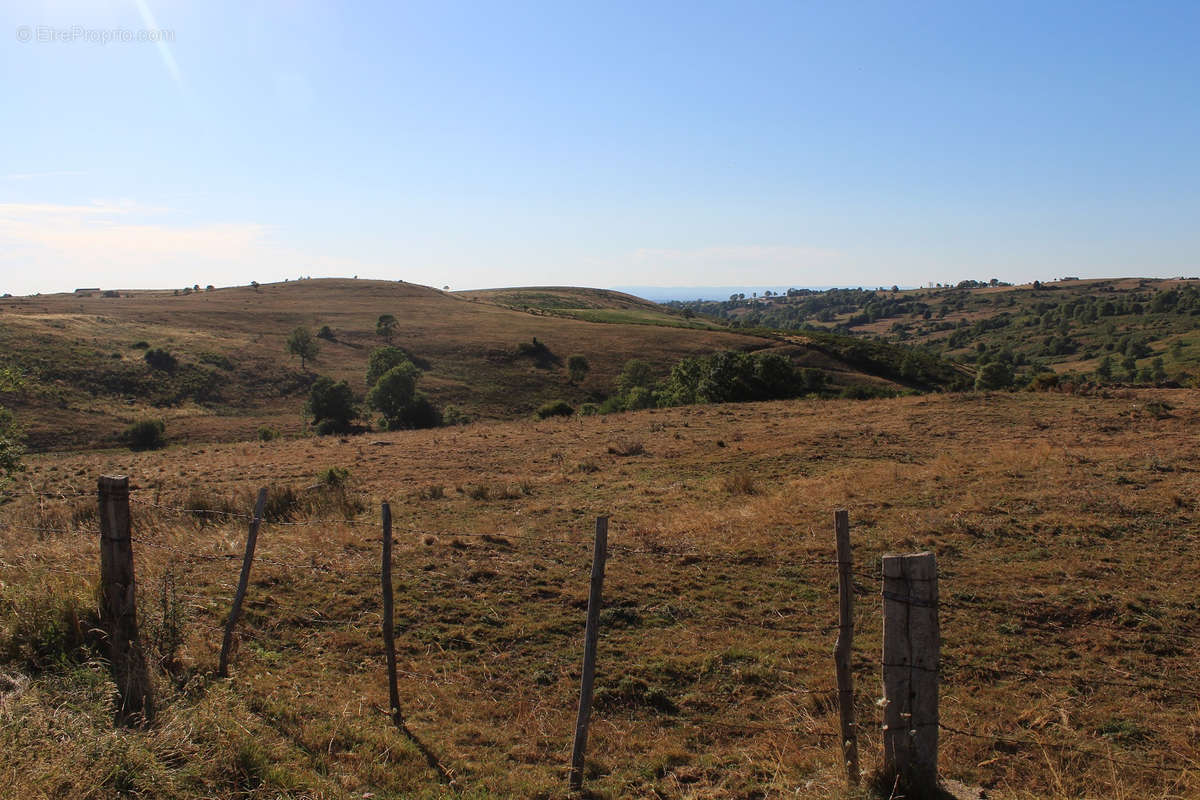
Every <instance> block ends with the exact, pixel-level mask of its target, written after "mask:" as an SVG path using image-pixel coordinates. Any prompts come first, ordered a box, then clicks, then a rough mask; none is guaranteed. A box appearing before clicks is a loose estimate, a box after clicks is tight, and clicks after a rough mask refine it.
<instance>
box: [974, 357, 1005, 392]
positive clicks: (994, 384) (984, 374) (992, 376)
mask: <svg viewBox="0 0 1200 800" xmlns="http://www.w3.org/2000/svg"><path fill="white" fill-rule="evenodd" d="M1012 382H1013V373H1012V369H1011V368H1010V367H1009V366H1008V365H1007V364H1005V363H1004V362H1003V361H989V362H988V363H987V364H984V365H983V367H982V368H981V369H980V370H979V375H978V376H976V378H975V389H976V390H986V389H1007V388H1008V387H1009V386H1011V385H1012Z"/></svg>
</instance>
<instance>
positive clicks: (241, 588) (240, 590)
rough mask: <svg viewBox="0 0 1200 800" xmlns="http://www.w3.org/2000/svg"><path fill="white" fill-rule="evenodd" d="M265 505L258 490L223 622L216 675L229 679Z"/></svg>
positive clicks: (264, 491) (265, 498)
mask: <svg viewBox="0 0 1200 800" xmlns="http://www.w3.org/2000/svg"><path fill="white" fill-rule="evenodd" d="M266 504H267V490H266V489H265V488H263V489H259V490H258V499H257V500H256V501H255V503H254V516H253V517H252V518H251V520H250V532H249V533H248V534H246V554H245V555H244V556H243V557H242V574H241V577H239V578H238V585H237V591H236V592H235V593H234V595H233V608H231V609H230V610H229V619H228V620H226V622H225V640H224V641H223V642H221V661H220V663H219V664H218V665H217V675H218V676H220V677H222V678H228V677H229V650H230V649H231V648H232V647H233V631H234V629H235V628H236V627H237V623H238V618H239V617H241V615H242V600H243V599H244V598H245V597H246V584H247V583H248V582H249V581H250V565H251V564H253V563H254V546H255V545H256V544H257V543H258V528H259V526H260V525H261V524H262V515H263V508H264V507H265V506H266Z"/></svg>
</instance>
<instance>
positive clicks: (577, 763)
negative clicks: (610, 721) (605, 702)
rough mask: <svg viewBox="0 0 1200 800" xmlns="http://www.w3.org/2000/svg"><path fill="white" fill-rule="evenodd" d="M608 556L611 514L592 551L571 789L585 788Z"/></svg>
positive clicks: (599, 525)
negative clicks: (590, 581)
mask: <svg viewBox="0 0 1200 800" xmlns="http://www.w3.org/2000/svg"><path fill="white" fill-rule="evenodd" d="M607 558H608V517H597V518H596V544H595V549H594V550H593V554H592V585H591V591H590V592H589V593H588V610H587V629H586V632H585V633H584V641H583V677H582V678H581V679H580V681H579V714H578V715H577V716H576V718H575V745H574V747H573V748H572V749H571V773H570V777H569V779H568V783H569V786H570V789H571V791H572V792H578V791H579V790H580V789H582V788H583V763H584V755H585V753H586V752H587V737H588V723H589V722H590V721H591V717H592V682H593V680H594V679H595V677H596V638H597V636H598V634H599V628H600V604H601V602H602V598H603V588H604V562H605V560H606V559H607Z"/></svg>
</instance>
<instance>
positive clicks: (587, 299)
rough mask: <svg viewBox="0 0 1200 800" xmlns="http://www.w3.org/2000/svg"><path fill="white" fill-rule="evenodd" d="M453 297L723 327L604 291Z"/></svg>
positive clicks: (633, 320) (535, 290) (533, 290)
mask: <svg viewBox="0 0 1200 800" xmlns="http://www.w3.org/2000/svg"><path fill="white" fill-rule="evenodd" d="M455 294H457V295H460V296H462V297H467V298H471V299H474V300H482V301H484V302H488V303H495V304H497V305H501V306H504V307H506V308H511V309H514V310H517V311H524V312H526V313H529V314H543V315H551V316H557V317H568V318H570V319H581V320H586V321H588V322H617V323H625V324H629V325H661V326H667V327H673V328H701V329H714V328H723V327H724V326H723V325H714V324H713V323H712V322H709V321H707V320H702V319H696V318H695V316H694V315H693V314H691V313H682V312H679V311H674V310H672V309H670V308H668V307H667V306H662V305H659V304H658V303H652V302H650V301H649V300H643V299H642V298H640V297H634V296H633V295H630V294H624V293H622V292H614V291H609V290H607V289H583V288H576V287H568V286H546V287H530V288H522V289H477V290H473V291H466V292H456V293H455Z"/></svg>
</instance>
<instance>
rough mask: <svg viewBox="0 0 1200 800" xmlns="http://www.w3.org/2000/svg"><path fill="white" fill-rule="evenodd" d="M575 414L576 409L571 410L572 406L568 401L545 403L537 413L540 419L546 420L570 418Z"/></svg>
mask: <svg viewBox="0 0 1200 800" xmlns="http://www.w3.org/2000/svg"><path fill="white" fill-rule="evenodd" d="M574 413H575V409H573V408H571V404H570V403H568V402H567V401H566V400H551V401H550V402H548V403H544V404H543V405H542V406H541V407H540V408H538V410H537V411H536V412H535V414H536V416H537V418H538V419H546V418H548V417H569V416H571V415H573V414H574Z"/></svg>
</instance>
